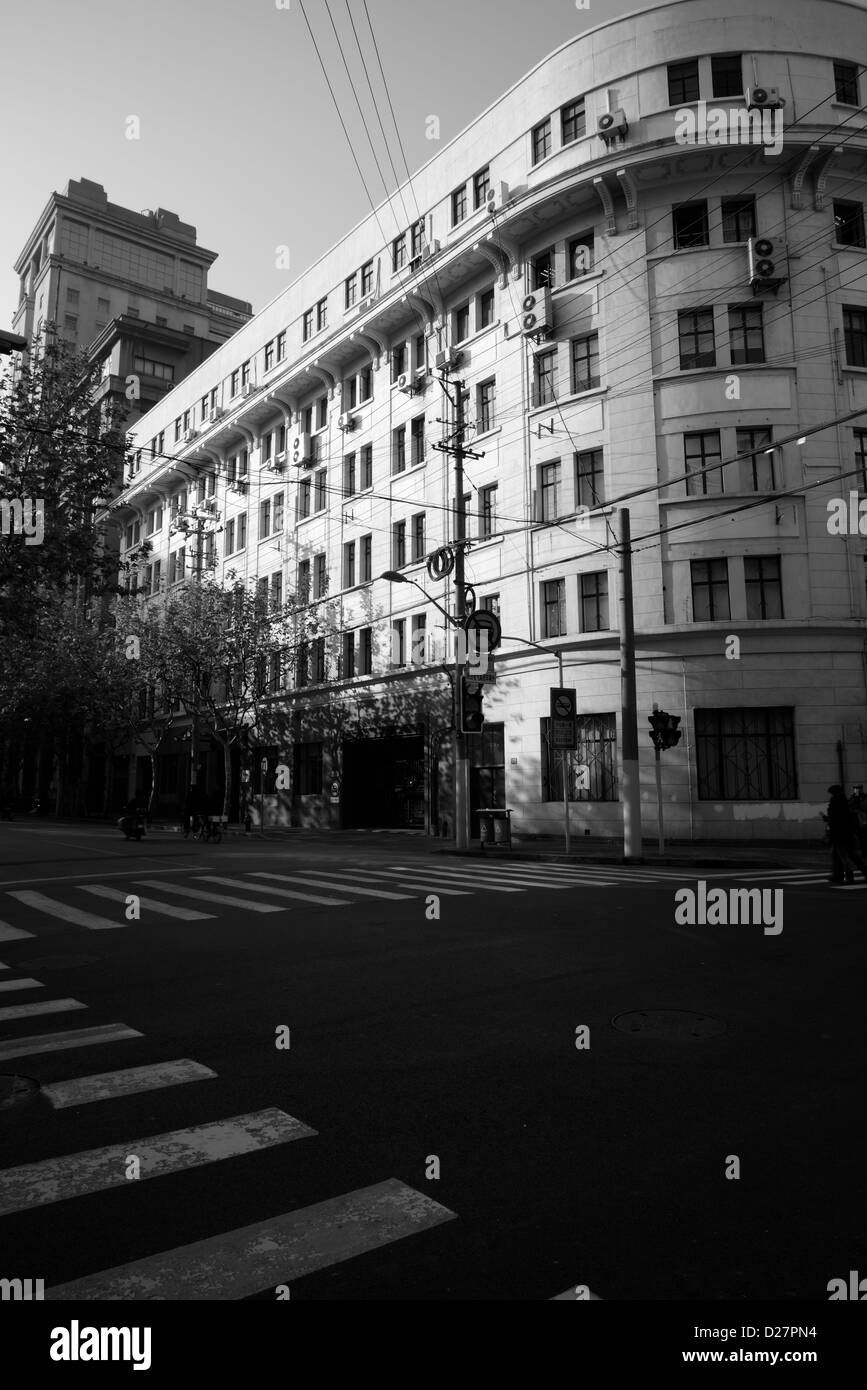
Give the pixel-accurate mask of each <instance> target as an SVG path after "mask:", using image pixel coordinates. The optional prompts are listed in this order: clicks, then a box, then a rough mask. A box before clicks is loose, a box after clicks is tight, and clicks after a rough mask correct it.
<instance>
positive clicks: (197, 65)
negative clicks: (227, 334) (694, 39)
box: [0, 0, 642, 326]
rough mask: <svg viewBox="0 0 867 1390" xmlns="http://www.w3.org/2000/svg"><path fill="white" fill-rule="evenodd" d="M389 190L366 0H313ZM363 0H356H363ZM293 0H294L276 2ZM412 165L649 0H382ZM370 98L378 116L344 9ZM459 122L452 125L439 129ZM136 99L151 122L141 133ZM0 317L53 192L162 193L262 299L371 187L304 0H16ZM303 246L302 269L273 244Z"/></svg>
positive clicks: (0, 227) (398, 110)
mask: <svg viewBox="0 0 867 1390" xmlns="http://www.w3.org/2000/svg"><path fill="white" fill-rule="evenodd" d="M303 3H304V8H305V10H306V12H307V17H308V19H309V21H310V24H311V27H312V28H313V31H314V34H315V35H316V39H317V42H318V44H319V47H320V50H321V52H322V56H323V59H324V62H325V66H326V69H327V71H328V74H329V77H330V78H331V82H332V85H333V86H334V89H335V93H336V95H337V99H338V102H339V104H340V107H341V110H342V112H343V117H344V120H345V122H346V125H347V128H348V130H349V133H350V136H351V138H352V142H353V145H354V146H355V149H356V153H357V155H358V158H359V161H360V163H361V166H362V168H363V170H364V173H365V178H366V180H367V185H368V188H369V189H370V193H371V196H372V197H373V199H374V202H377V203H378V202H379V201H380V199H381V198H382V197H383V196H384V190H383V185H382V182H381V181H380V178H379V176H378V174H377V172H376V166H375V164H374V161H373V157H372V155H371V152H370V147H369V145H368V143H367V139H366V136H365V133H364V126H365V125H366V126H367V128H368V129H369V130H370V132H371V136H372V137H373V139H374V141H375V143H376V147H377V153H378V155H379V160H380V164H381V166H382V169H383V172H384V174H385V175H386V178H387V181H388V188H389V191H391V189H392V187H393V186H394V182H395V181H394V177H393V175H392V173H391V167H390V165H389V162H388V159H387V156H386V154H385V150H384V148H383V144H382V138H381V136H380V133H379V127H378V125H377V122H376V118H375V116H374V114H373V108H372V103H371V98H370V94H369V91H368V89H367V85H366V80H365V77H364V70H363V67H362V63H361V59H360V57H359V53H358V49H357V48H356V44H355V38H354V35H353V30H352V24H351V22H350V14H351V16H352V19H353V20H354V22H355V28H356V30H357V31H358V36H359V39H360V42H361V46H362V48H363V50H364V53H365V57H366V58H367V63H368V68H369V71H370V76H371V81H372V83H373V87H374V91H375V92H376V96H377V103H378V105H379V108H380V112H381V115H382V119H383V124H384V126H385V129H386V133H387V134H388V135H389V143H390V147H391V151H392V157H393V158H394V162H395V167H396V168H397V170H398V173H399V174H400V175H401V176H403V174H404V167H403V164H402V157H401V153H400V148H399V145H398V143H397V139H396V137H395V136H394V130H393V126H392V125H391V121H390V113H389V110H388V102H387V99H386V98H385V95H384V90H383V86H382V80H381V77H380V74H379V67H378V64H377V59H376V55H375V51H374V48H373V43H372V40H371V36H370V30H369V29H368V27H367V19H366V15H365V6H364V0H303ZM347 3H348V5H349V9H347ZM280 4H284V5H286V6H287V8H285V9H280V8H278V5H280ZM367 6H368V9H369V13H370V18H371V21H372V25H373V31H374V34H375V35H376V39H377V42H378V45H379V51H380V54H381V59H382V65H383V68H384V71H385V76H386V79H387V82H388V90H389V93H390V95H391V100H392V103H393V105H394V111H395V115H396V118H397V123H398V127H399V129H400V135H401V139H402V141H403V145H404V148H405V150H406V158H407V161H408V164H409V168H410V171H411V172H412V171H414V170H415V169H416V168H418V167H419V166H420V165H421V164H423V163H425V162H426V161H427V160H428V159H430V158H431V157H432V155H433V154H434V153H435V152H436V150H437V149H439V148H442V144H443V143H445V142H446V141H448V140H449V139H451V137H452V136H454V135H456V134H457V133H458V131H460V130H461V129H463V127H464V126H465V125H467V124H468V123H469V122H470V121H471V120H472V119H473V118H474V117H475V116H476V115H478V114H479V112H481V111H483V110H484V109H485V107H486V106H488V105H489V104H490V103H491V102H492V101H493V100H494V99H495V98H496V97H497V96H498V95H499V94H500V93H502V92H503V91H505V90H506V88H507V87H509V86H511V85H512V83H513V82H515V81H517V79H518V78H519V77H521V75H522V74H523V73H525V72H527V71H528V70H529V69H530V68H531V67H533V66H534V64H535V63H536V62H538V61H539V59H541V58H543V57H544V56H545V55H546V54H547V53H549V52H550V51H551V50H552V49H554V48H556V47H558V45H559V44H561V43H563V42H565V41H566V40H567V39H569V38H571V37H573V36H574V35H575V34H578V33H581V32H582V31H583V30H585V29H587V28H592V27H593V26H595V25H597V24H601V23H604V21H605V20H606V19H612V18H615V17H616V16H618V15H620V14H628V13H630V12H631V11H634V10H636V9H640V8H642V7H641V5H640V4H637V3H635V0H604V2H603V0H590V3H589V8H587V9H578V8H577V6H576V4H575V0H367ZM329 10H330V13H331V15H332V16H333V19H334V24H335V26H336V29H337V33H338V35H339V36H340V40H341V43H342V46H343V51H344V53H345V55H346V60H347V62H348V64H349V68H350V71H351V72H352V74H353V80H354V83H355V88H356V90H357V92H358V94H359V98H360V100H361V104H362V108H363V110H364V112H365V122H364V123H362V121H361V118H360V117H359V114H358V109H357V107H356V106H355V102H354V100H353V97H352V93H351V88H350V86H349V83H348V80H347V76H346V71H345V69H344V67H343V61H342V59H341V56H340V50H339V48H338V45H337V41H336V39H335V35H334V30H333V29H332V26H331V20H330V18H329ZM430 115H436V116H438V117H439V119H440V122H441V142H440V143H439V144H437V143H436V142H433V141H429V140H427V139H426V138H425V130H426V124H425V123H426V119H427V117H428V116H430ZM130 116H137V117H138V118H139V121H140V138H139V139H138V140H130V139H127V138H126V134H125V132H126V130H127V129H128V128H131V127H128V125H127V121H128V118H129V117H130ZM0 117H2V127H0V128H2V132H3V134H2V138H0V173H2V187H3V189H4V199H3V201H4V205H5V206H4V209H3V211H4V216H3V217H2V218H0V324H3V325H4V326H8V325H9V323H10V321H11V316H12V313H13V311H14V309H15V306H16V304H17V300H18V282H17V279H16V277H15V275H14V272H13V270H12V265H13V263H14V261H15V259H16V257H17V256H18V254H19V253H20V251H21V249H22V247H23V245H24V241H25V239H26V237H27V235H28V233H29V232H30V230H31V228H32V226H33V224H34V222H35V221H36V218H37V217H38V215H39V213H40V212H41V211H42V209H43V207H44V206H45V203H46V202H47V200H48V198H49V196H50V194H51V193H52V191H54V190H58V191H59V190H61V189H63V188H64V187H65V185H66V183H67V181H68V180H69V179H71V178H74V179H77V178H89V179H93V180H94V181H95V182H96V183H101V184H103V186H104V187H105V189H106V192H107V194H108V197H109V199H110V201H111V202H114V203H120V204H121V205H122V206H124V207H130V208H134V209H136V210H139V209H142V208H156V207H164V208H168V209H170V210H171V211H172V212H176V213H177V214H178V216H179V217H180V218H181V220H182V221H184V222H191V223H192V224H193V225H194V226H195V227H196V228H197V229H198V239H199V242H200V244H202V245H204V246H206V247H208V248H209V249H211V250H213V251H216V252H217V253H218V256H219V259H218V260H217V262H216V263H215V265H214V267H213V270H212V272H211V275H210V285H211V288H212V289H216V290H221V291H223V292H224V293H226V294H234V295H237V296H239V297H240V298H243V299H249V300H251V301H252V303H253V308H254V309H255V310H259V309H261V308H262V307H263V306H264V305H265V304H267V303H268V302H269V301H270V300H271V299H273V298H274V296H275V295H277V294H279V293H280V291H281V290H282V289H284V288H285V286H286V285H287V284H288V283H290V282H291V280H293V279H295V278H296V276H297V275H299V274H300V273H301V272H302V271H303V270H304V269H305V267H306V266H308V265H309V264H310V263H311V262H312V261H314V260H316V259H317V258H318V257H319V256H320V255H322V253H323V252H324V251H325V250H327V249H328V247H329V246H331V245H332V243H333V242H335V241H336V240H337V239H338V238H339V237H340V236H341V235H342V234H343V233H344V232H345V231H347V230H348V229H349V228H350V227H352V226H354V225H355V223H356V222H358V221H359V220H360V218H361V217H363V216H364V215H365V213H367V212H369V210H370V204H369V202H368V200H367V195H366V194H365V191H364V187H363V185H362V183H361V180H360V178H359V175H358V172H357V170H356V168H355V165H354V164H353V161H352V156H351V154H350V153H349V149H348V146H347V141H346V137H345V136H344V134H343V131H342V129H341V127H340V122H339V119H338V117H337V114H336V112H335V108H334V104H333V102H332V98H331V96H330V94H329V91H328V88H327V86H326V84H325V79H324V78H323V76H322V71H321V69H320V66H319V62H318V60H317V58H316V53H315V50H314V48H313V45H312V43H311V40H310V36H309V33H308V30H307V26H306V24H305V21H304V16H303V14H302V11H301V3H300V0H143V3H138V4H129V3H127V4H122V3H119V0H38V3H34V0H31V3H27V2H26V0H7V3H6V4H5V5H3V8H2V19H0ZM281 245H286V246H288V247H289V248H290V269H289V270H285V269H279V270H278V269H277V267H276V265H275V249H276V248H277V247H278V246H281Z"/></svg>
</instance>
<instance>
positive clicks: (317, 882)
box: [250, 872, 409, 902]
mask: <svg viewBox="0 0 867 1390" xmlns="http://www.w3.org/2000/svg"><path fill="white" fill-rule="evenodd" d="M252 877H253V878H268V879H277V880H278V881H279V882H280V883H306V884H308V885H309V886H310V887H311V888H331V887H332V886H333V885H332V884H330V883H328V882H325V881H323V880H321V879H314V878H310V877H309V876H308V875H307V873H306V872H304V873H298V874H264V873H255V874H253V875H252ZM250 886H252V885H250ZM340 892H341V893H358V894H359V895H360V896H361V897H365V898H392V899H394V901H395V902H397V901H399V900H403V901H404V902H405V901H407V899H408V896H409V895H408V894H407V893H389V892H386V891H384V890H381V889H378V888H360V887H357V886H355V887H351V886H350V885H349V884H348V883H341V884H340Z"/></svg>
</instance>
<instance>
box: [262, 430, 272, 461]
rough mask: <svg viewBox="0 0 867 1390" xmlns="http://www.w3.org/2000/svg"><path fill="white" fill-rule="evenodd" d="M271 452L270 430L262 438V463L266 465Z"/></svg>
mask: <svg viewBox="0 0 867 1390" xmlns="http://www.w3.org/2000/svg"><path fill="white" fill-rule="evenodd" d="M273 452H274V434H273V431H272V430H269V431H268V433H267V434H264V435H263V436H262V462H263V463H267V462H268V460H269V459H270V458H271V455H272V453H273Z"/></svg>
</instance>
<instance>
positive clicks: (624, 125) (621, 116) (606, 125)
mask: <svg viewBox="0 0 867 1390" xmlns="http://www.w3.org/2000/svg"><path fill="white" fill-rule="evenodd" d="M596 130H597V133H598V134H599V135H600V136H601V137H602V139H603V140H604V141H605V142H606V144H607V143H608V141H610V140H616V139H617V137H618V136H619V137H620V139H621V140H625V139H626V136H627V134H628V132H629V122H628V121H627V119H626V112H625V111H624V110H623V109H622V108H621V109H619V110H617V111H606V112H605V115H604V116H600V117H599V120H598V121H597V122H596Z"/></svg>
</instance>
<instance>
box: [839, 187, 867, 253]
mask: <svg viewBox="0 0 867 1390" xmlns="http://www.w3.org/2000/svg"><path fill="white" fill-rule="evenodd" d="M834 240H835V241H836V242H837V245H838V246H860V247H861V249H862V250H863V249H864V248H865V247H867V241H865V239H864V204H863V203H847V202H843V201H842V200H841V199H839V198H835V199H834Z"/></svg>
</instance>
